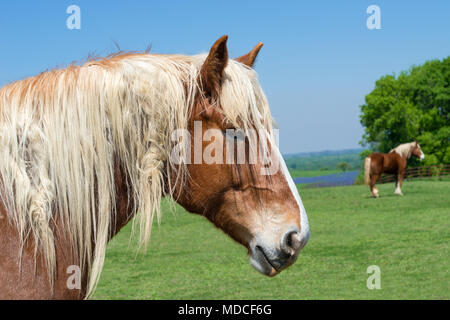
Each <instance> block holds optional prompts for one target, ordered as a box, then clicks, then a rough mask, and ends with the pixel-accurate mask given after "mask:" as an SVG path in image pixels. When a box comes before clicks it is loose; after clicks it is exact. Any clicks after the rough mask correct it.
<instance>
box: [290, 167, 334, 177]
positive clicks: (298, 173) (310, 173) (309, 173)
mask: <svg viewBox="0 0 450 320" xmlns="http://www.w3.org/2000/svg"><path fill="white" fill-rule="evenodd" d="M289 173H290V174H291V176H292V178H306V177H321V176H326V175H329V174H336V173H342V170H338V169H336V170H295V169H289Z"/></svg>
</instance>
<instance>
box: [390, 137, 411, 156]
mask: <svg viewBox="0 0 450 320" xmlns="http://www.w3.org/2000/svg"><path fill="white" fill-rule="evenodd" d="M413 148H414V141H413V142H409V143H403V144H401V145H399V146H397V147H396V148H394V149H392V150H391V151H389V153H391V152H396V153H398V154H399V155H401V156H402V157H404V158H406V159H409V157H411V152H412V149H413Z"/></svg>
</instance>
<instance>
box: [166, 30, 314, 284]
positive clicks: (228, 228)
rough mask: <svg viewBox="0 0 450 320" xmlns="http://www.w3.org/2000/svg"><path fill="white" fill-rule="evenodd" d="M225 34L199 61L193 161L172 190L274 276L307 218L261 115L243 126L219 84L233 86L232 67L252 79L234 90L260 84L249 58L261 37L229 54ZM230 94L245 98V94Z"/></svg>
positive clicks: (303, 238)
mask: <svg viewBox="0 0 450 320" xmlns="http://www.w3.org/2000/svg"><path fill="white" fill-rule="evenodd" d="M226 42H227V37H226V36H224V37H222V38H220V39H219V40H217V41H216V43H215V44H214V45H213V46H212V48H211V50H210V52H209V54H208V56H207V57H206V59H205V60H204V62H203V65H202V66H201V69H200V72H199V77H198V83H199V87H200V88H201V90H200V92H199V94H197V96H196V100H195V103H194V110H193V112H192V115H191V118H190V122H189V123H190V124H189V134H190V137H191V138H190V145H191V148H190V152H191V159H192V160H193V161H191V162H193V163H189V164H187V179H186V181H185V182H183V183H178V184H176V183H174V185H175V189H177V190H176V191H175V192H174V194H176V201H177V202H178V203H180V204H181V205H182V206H183V207H185V208H186V209H187V210H188V211H190V212H193V213H197V214H201V215H203V216H205V217H206V218H207V219H208V220H210V221H211V222H212V223H213V224H214V225H215V226H216V227H218V228H220V229H221V230H223V231H224V232H225V233H226V234H228V235H229V236H230V237H231V238H233V239H234V240H236V241H237V242H239V243H240V244H242V245H243V246H245V247H246V248H247V249H248V251H249V255H250V262H251V264H252V266H253V267H254V268H256V269H257V270H258V271H260V272H261V273H263V274H265V275H269V276H274V275H276V274H278V273H279V272H280V271H281V270H283V269H284V268H286V267H288V266H290V265H291V264H293V263H294V262H295V260H296V259H297V256H298V253H299V252H300V250H301V249H302V248H303V247H304V246H305V244H306V242H307V241H308V239H309V226H308V220H307V217H306V212H305V209H304V207H303V205H302V202H301V199H300V196H299V195H298V192H297V189H296V187H295V184H294V183H293V181H292V178H291V177H290V175H289V173H288V171H287V169H286V165H285V163H284V160H283V159H282V157H281V155H280V152H279V150H278V147H277V146H276V144H275V143H274V142H273V141H274V140H273V139H272V138H271V136H272V133H271V132H269V131H270V128H269V126H268V125H267V124H264V119H254V120H253V121H252V122H250V123H251V125H250V127H247V128H245V127H244V126H245V121H244V120H243V119H242V117H243V116H242V115H240V116H238V117H236V118H235V119H232V117H231V116H230V117H227V114H230V113H231V111H230V110H232V109H233V108H234V107H235V106H233V105H230V103H229V101H230V99H227V97H226V94H228V93H226V92H224V91H225V88H226V87H227V86H228V87H230V86H233V85H234V86H236V83H234V84H233V83H230V82H231V79H230V78H231V74H232V73H233V72H235V71H236V70H240V71H241V74H242V75H244V74H247V75H248V78H246V77H244V79H241V80H242V81H241V83H242V85H245V84H251V83H253V85H248V86H247V87H245V88H242V87H234V89H233V90H232V91H233V92H234V94H236V92H237V94H239V92H248V91H249V90H250V91H251V90H256V91H258V87H257V86H256V87H255V86H254V83H255V79H254V78H252V77H253V76H254V75H255V73H254V71H253V70H252V66H253V64H254V61H255V59H256V56H257V54H258V51H259V50H260V48H261V46H262V44H258V45H257V46H256V47H255V48H254V49H253V50H252V51H251V52H250V53H248V54H247V55H244V56H242V57H240V58H238V59H236V60H229V59H228V52H227V46H226ZM233 80H234V81H236V79H233ZM228 91H230V90H228ZM261 92H262V91H261ZM258 94H259V93H258V92H256V93H255V92H252V93H250V96H251V97H253V98H254V101H258V100H260V97H259V96H258ZM235 98H237V99H238V100H245V99H248V96H244V95H243V96H242V97H239V96H238V97H235ZM251 103H252V102H249V105H250V104H251ZM253 103H254V102H253ZM259 103H264V101H263V100H260V101H259ZM256 107H258V105H257V106H256ZM249 108H250V107H249ZM261 109H262V108H261ZM247 122H248V121H247ZM258 128H259V129H261V128H268V129H266V130H259V131H258V130H257V129H258ZM253 129H254V130H253ZM249 132H253V133H254V135H253V136H252V137H253V139H252V138H251V137H250V136H249V135H246V134H245V133H249ZM255 141H256V142H255ZM261 145H265V151H266V153H267V156H266V157H265V156H263V154H262V153H263V152H261V148H259V151H260V152H259V153H258V152H256V155H255V149H257V148H255V146H261ZM256 151H258V150H256ZM172 176H177V175H176V174H175V175H172Z"/></svg>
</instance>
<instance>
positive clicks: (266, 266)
mask: <svg viewBox="0 0 450 320" xmlns="http://www.w3.org/2000/svg"><path fill="white" fill-rule="evenodd" d="M250 264H251V265H252V267H253V268H255V269H256V270H258V271H259V272H260V273H262V274H264V275H266V276H269V277H273V276H276V275H277V274H278V273H279V271H278V270H277V268H275V266H274V265H273V264H272V262H271V260H270V259H269V258H268V257H267V255H266V253H265V252H264V250H263V248H261V247H260V246H256V247H255V248H254V249H253V250H252V252H251V255H250Z"/></svg>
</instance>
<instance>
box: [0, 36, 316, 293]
mask: <svg viewBox="0 0 450 320" xmlns="http://www.w3.org/2000/svg"><path fill="white" fill-rule="evenodd" d="M227 39H228V37H227V36H223V37H221V38H220V39H218V40H217V41H216V42H215V43H214V45H213V46H212V47H211V48H210V50H209V53H207V54H200V55H194V56H185V55H158V54H150V53H118V54H114V55H110V56H108V57H105V58H99V59H94V60H90V61H87V62H85V63H84V64H81V65H70V66H69V67H67V68H64V69H56V70H51V71H47V72H43V73H41V74H40V75H37V76H35V77H30V78H27V79H24V80H21V81H17V82H14V83H11V84H8V85H6V86H4V87H3V88H1V89H0V106H1V108H0V141H1V146H2V148H1V149H0V242H1V243H2V250H1V251H0V288H1V290H0V299H85V298H88V297H89V296H90V295H91V294H92V292H93V291H94V290H95V287H96V285H97V283H98V280H99V277H100V273H101V270H102V267H103V263H104V259H105V251H106V246H107V243H108V241H109V240H110V239H111V238H112V237H114V236H115V235H116V234H117V233H118V232H119V231H120V229H121V228H122V227H123V226H125V225H126V224H127V223H129V222H130V221H131V220H133V222H132V223H133V224H135V226H136V228H133V230H136V231H138V232H139V238H140V245H141V246H142V247H144V248H145V246H146V245H147V243H148V241H149V237H150V233H151V228H152V223H153V220H154V219H155V218H156V219H157V220H159V219H160V216H161V212H160V202H161V199H162V197H164V196H167V197H170V198H172V199H173V200H174V201H176V202H177V203H178V204H180V205H181V206H182V207H184V208H185V209H186V210H187V211H188V212H191V213H195V214H199V215H202V216H204V217H205V218H206V219H208V220H209V221H211V223H213V224H214V225H215V226H216V227H217V228H219V229H220V230H222V231H223V232H225V233H226V234H227V235H229V236H230V237H231V238H232V239H234V240H235V241H237V242H238V243H240V244H241V245H243V246H244V247H246V248H247V249H248V254H249V260H250V264H251V265H252V266H253V267H254V268H255V269H256V270H258V271H259V272H260V273H262V274H264V275H267V276H275V275H277V274H278V273H280V272H281V271H282V270H284V269H285V268H287V267H289V266H291V265H292V264H293V263H294V262H295V261H296V260H297V257H298V255H299V252H300V251H301V249H302V248H303V247H304V246H305V245H306V243H307V242H308V239H309V236H310V233H309V224H308V218H307V215H306V211H305V208H304V206H303V204H302V201H301V198H300V195H299V194H298V191H297V188H296V186H295V184H294V182H293V181H292V178H291V176H290V174H289V172H288V170H287V168H286V165H285V162H284V160H283V158H282V156H281V154H280V151H279V149H278V147H277V145H276V143H275V140H276V139H275V129H274V128H273V126H272V123H273V119H272V115H271V112H270V108H269V104H268V102H267V99H266V97H265V94H264V92H263V90H262V88H261V86H260V85H259V82H258V78H257V73H256V72H255V70H254V68H253V65H254V62H255V59H256V57H257V55H258V52H259V50H260V49H261V47H262V44H258V45H257V46H256V47H255V48H254V49H253V50H251V51H250V52H249V53H248V54H246V55H243V56H241V57H238V58H236V59H230V58H229V57H228V50H227ZM237 132H239V134H238V133H237ZM241 133H242V134H241ZM230 136H231V138H229V137H230ZM255 150H256V151H257V152H256V153H255ZM255 154H256V155H255ZM130 223H131V222H130ZM74 267H75V268H76V269H77V270H79V278H80V280H79V286H68V277H69V274H68V270H73V268H74Z"/></svg>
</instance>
